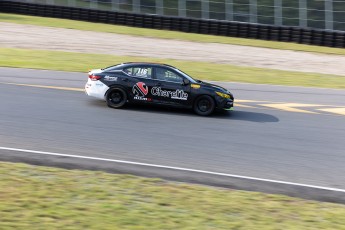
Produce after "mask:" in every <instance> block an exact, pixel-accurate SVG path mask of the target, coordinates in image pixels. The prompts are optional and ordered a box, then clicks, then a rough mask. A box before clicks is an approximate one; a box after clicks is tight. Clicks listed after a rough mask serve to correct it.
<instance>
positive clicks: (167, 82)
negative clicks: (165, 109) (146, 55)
mask: <svg viewBox="0 0 345 230" xmlns="http://www.w3.org/2000/svg"><path fill="white" fill-rule="evenodd" d="M183 79H184V77H183V76H182V75H180V74H178V73H177V72H175V71H174V70H172V69H168V68H165V67H155V68H154V81H155V84H154V86H153V87H152V89H151V95H152V97H153V99H154V100H156V101H159V102H160V103H161V104H172V105H177V106H186V105H189V104H190V102H189V100H190V85H189V84H188V85H185V84H184V83H183Z"/></svg>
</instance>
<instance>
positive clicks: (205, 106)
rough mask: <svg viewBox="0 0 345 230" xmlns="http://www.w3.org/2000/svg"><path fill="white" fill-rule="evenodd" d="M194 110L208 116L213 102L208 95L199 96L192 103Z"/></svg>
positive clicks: (213, 104) (213, 107) (211, 110)
mask: <svg viewBox="0 0 345 230" xmlns="http://www.w3.org/2000/svg"><path fill="white" fill-rule="evenodd" d="M193 108H194V112H195V113H196V114H198V115H201V116H208V115H210V114H211V113H213V111H214V109H215V103H214V100H213V98H212V97H210V96H208V95H203V96H200V97H198V98H197V99H196V101H195V103H194V107H193Z"/></svg>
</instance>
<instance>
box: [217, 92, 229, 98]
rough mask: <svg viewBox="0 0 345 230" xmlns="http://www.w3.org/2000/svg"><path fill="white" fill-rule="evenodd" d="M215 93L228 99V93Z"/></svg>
mask: <svg viewBox="0 0 345 230" xmlns="http://www.w3.org/2000/svg"><path fill="white" fill-rule="evenodd" d="M216 94H217V95H218V96H220V97H223V98H226V99H230V95H228V94H226V93H221V92H217V91H216Z"/></svg>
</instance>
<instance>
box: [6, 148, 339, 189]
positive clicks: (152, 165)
mask: <svg viewBox="0 0 345 230" xmlns="http://www.w3.org/2000/svg"><path fill="white" fill-rule="evenodd" d="M0 150H7V151H14V152H25V153H35V154H42V155H50V156H60V157H71V158H79V159H87V160H97V161H107V162H115V163H122V164H131V165H140V166H147V167H154V168H163V169H172V170H179V171H185V172H195V173H202V174H209V175H216V176H225V177H233V178H238V179H247V180H254V181H263V182H270V183H277V184H285V185H294V186H301V187H308V188H315V189H322V190H329V191H334V192H344V193H345V190H344V189H338V188H330V187H323V186H316V185H308V184H300V183H294V182H287V181H279V180H270V179H263V178H257V177H248V176H241V175H235V174H227V173H219V172H212V171H205V170H198V169H189V168H181V167H174V166H166V165H157V164H148V163H141V162H134V161H125V160H115V159H107V158H100V157H89V156H81V155H71V154H63V153H53V152H44V151H36V150H28V149H17V148H8V147H1V146H0ZM0 154H1V152H0Z"/></svg>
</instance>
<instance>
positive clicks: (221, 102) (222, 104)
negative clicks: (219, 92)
mask: <svg viewBox="0 0 345 230" xmlns="http://www.w3.org/2000/svg"><path fill="white" fill-rule="evenodd" d="M216 101H217V108H218V109H224V110H232V108H233V107H234V100H233V99H226V98H221V97H217V100H216Z"/></svg>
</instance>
